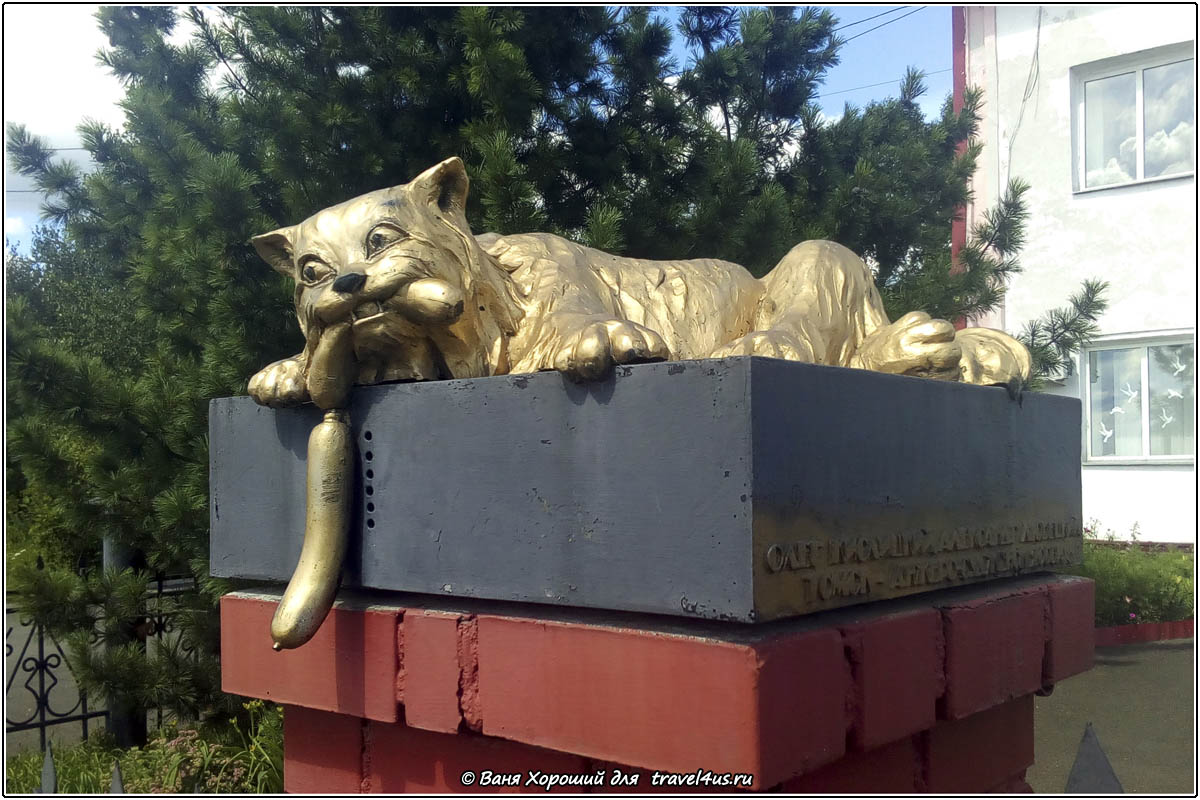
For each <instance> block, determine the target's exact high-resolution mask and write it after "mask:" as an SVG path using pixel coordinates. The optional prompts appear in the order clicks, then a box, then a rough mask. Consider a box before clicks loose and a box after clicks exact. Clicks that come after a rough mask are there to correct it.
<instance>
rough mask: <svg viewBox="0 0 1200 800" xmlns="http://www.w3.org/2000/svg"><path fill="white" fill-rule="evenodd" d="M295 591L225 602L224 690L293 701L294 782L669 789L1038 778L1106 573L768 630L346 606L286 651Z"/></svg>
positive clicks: (1087, 659)
mask: <svg viewBox="0 0 1200 800" xmlns="http://www.w3.org/2000/svg"><path fill="white" fill-rule="evenodd" d="M274 604H275V598H273V597H270V596H263V595H256V594H251V593H235V594H233V595H227V596H226V597H224V598H223V599H222V602H221V623H222V642H223V650H224V652H223V688H224V689H225V691H227V692H232V693H235V694H242V695H248V696H252V697H261V698H263V699H267V700H271V701H274V702H278V703H283V704H285V705H286V706H287V710H286V712H285V747H286V768H285V788H286V789H287V790H288V791H289V792H313V793H326V792H359V791H370V792H386V793H401V792H415V791H421V792H461V791H470V792H478V791H488V790H495V789H503V790H508V791H533V790H534V789H532V788H530V787H525V786H520V785H519V786H516V787H488V786H481V785H480V784H479V783H478V778H477V781H476V783H475V784H473V785H470V786H464V785H463V783H462V781H461V775H462V773H463V772H464V771H468V770H470V771H472V772H474V773H475V774H476V775H477V776H478V775H481V774H482V773H483V772H484V771H485V770H491V771H492V772H493V773H519V774H520V775H521V782H524V780H526V779H527V777H528V774H529V771H531V770H532V771H540V772H542V773H546V774H549V773H570V774H573V775H577V776H584V777H586V776H589V775H590V776H596V775H597V774H600V775H601V776H602V777H603V778H604V780H605V784H604V785H602V786H596V787H588V786H582V787H580V786H572V787H565V788H566V789H567V790H568V791H574V792H578V791H587V790H588V789H589V788H592V790H594V791H612V790H613V789H614V787H612V786H610V785H608V783H607V781H608V779H609V778H610V776H611V775H612V774H613V772H614V771H619V772H620V773H621V774H625V775H629V774H633V773H639V774H640V775H641V776H642V777H641V779H640V782H639V784H638V785H637V786H635V787H624V788H627V789H631V790H636V791H654V790H655V787H651V786H649V785H648V782H649V780H650V777H649V776H650V772H651V771H653V770H659V771H662V772H671V773H695V772H696V771H697V770H709V771H712V772H713V773H717V774H719V773H739V774H752V775H753V776H754V783H753V787H752V788H754V789H757V790H770V789H781V790H783V791H787V792H820V793H834V792H889V793H893V792H914V791H921V792H938V793H960V792H988V791H996V792H1004V793H1011V792H1015V791H1028V786H1027V785H1026V784H1025V783H1024V774H1025V770H1026V768H1027V767H1028V766H1029V765H1030V764H1032V763H1033V716H1032V715H1033V703H1032V695H1033V693H1034V692H1037V691H1039V690H1043V689H1045V688H1047V687H1049V686H1051V685H1053V684H1054V683H1055V682H1056V681H1059V680H1062V679H1064V678H1067V677H1069V676H1071V675H1074V674H1076V673H1078V672H1081V671H1083V670H1086V669H1088V668H1089V667H1090V666H1091V661H1092V652H1093V646H1094V645H1093V628H1092V624H1093V623H1092V613H1093V608H1092V606H1093V586H1092V583H1091V582H1090V581H1087V580H1083V579H1079V578H1071V577H1065V576H1064V577H1060V576H1037V577H1035V578H1026V579H1017V580H1011V581H1001V582H996V583H992V584H987V585H984V586H976V587H969V588H966V589H955V590H949V591H946V592H939V593H936V594H932V595H924V596H922V597H919V598H912V599H907V600H903V601H892V602H887V603H878V604H874V605H872V606H866V607H860V608H856V609H851V610H843V611H837V612H829V613H826V614H820V615H815V616H812V617H806V618H801V619H799V620H795V621H789V622H784V623H774V624H771V625H764V626H758V627H750V626H720V625H716V624H702V623H695V624H691V623H688V622H686V621H679V622H653V621H647V620H646V619H644V618H639V617H636V616H634V615H620V616H615V617H612V618H611V619H606V620H605V621H604V622H603V623H601V622H597V621H593V620H595V616H594V615H592V616H588V615H582V614H581V615H579V618H578V619H571V618H569V615H565V616H564V615H563V614H562V613H558V614H557V616H556V618H555V619H545V618H540V617H537V616H531V614H536V613H538V611H539V610H538V609H533V610H529V609H528V607H526V608H524V609H519V610H518V611H511V610H506V611H505V612H504V613H487V607H486V604H482V605H481V606H480V607H478V608H475V609H474V610H472V611H469V612H468V611H462V610H459V611H455V610H450V609H448V608H414V607H402V606H388V605H371V606H364V605H355V604H353V603H339V606H338V607H337V608H335V611H334V612H333V613H332V614H331V616H330V617H329V619H328V620H327V621H326V623H325V625H324V626H323V627H322V629H321V631H320V632H319V633H318V634H317V636H316V637H315V638H314V639H313V640H312V641H311V642H310V643H309V644H307V645H305V646H304V647H302V648H300V649H298V650H294V651H285V652H283V653H276V652H274V651H273V650H272V649H271V643H270V638H269V636H268V635H267V631H268V629H269V623H270V618H271V615H272V614H273V613H274ZM704 788H706V787H704V786H694V785H693V786H688V787H681V788H679V789H678V790H677V791H688V792H693V791H697V790H701V789H704ZM714 788H720V787H714ZM537 790H538V791H541V790H540V789H537ZM723 790H724V791H728V788H727V787H726V788H724V789H723Z"/></svg>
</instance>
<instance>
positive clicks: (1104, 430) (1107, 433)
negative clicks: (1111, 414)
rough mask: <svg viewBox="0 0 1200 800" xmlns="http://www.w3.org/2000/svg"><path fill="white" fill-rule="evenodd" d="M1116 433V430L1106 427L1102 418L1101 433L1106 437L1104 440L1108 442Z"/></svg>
mask: <svg viewBox="0 0 1200 800" xmlns="http://www.w3.org/2000/svg"><path fill="white" fill-rule="evenodd" d="M1114 433H1116V431H1110V430H1109V429H1108V428H1106V427H1104V420H1100V435H1101V436H1103V437H1104V441H1106V442H1107V441H1108V440H1109V439H1111V438H1112V437H1113V434H1114Z"/></svg>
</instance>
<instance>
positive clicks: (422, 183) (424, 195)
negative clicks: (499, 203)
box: [409, 156, 471, 214]
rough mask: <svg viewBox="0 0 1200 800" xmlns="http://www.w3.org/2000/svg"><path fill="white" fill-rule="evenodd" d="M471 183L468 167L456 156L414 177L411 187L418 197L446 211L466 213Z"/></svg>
mask: <svg viewBox="0 0 1200 800" xmlns="http://www.w3.org/2000/svg"><path fill="white" fill-rule="evenodd" d="M470 185H471V182H470V180H468V179H467V168H466V167H465V166H463V162H462V159H461V158H459V157H458V156H455V157H453V158H447V159H446V160H445V161H443V162H442V163H440V164H438V165H437V166H434V167H430V168H429V169H427V170H425V171H424V172H422V173H421V174H420V175H418V176H417V177H416V178H414V179H413V181H412V183H410V184H409V188H410V190H411V191H412V192H414V193H415V195H416V196H417V197H418V198H420V199H421V200H423V201H425V202H427V203H431V204H437V207H438V208H440V209H441V210H442V211H443V212H445V213H448V214H449V213H454V212H458V213H460V214H465V213H466V212H467V189H468V188H469V187H470Z"/></svg>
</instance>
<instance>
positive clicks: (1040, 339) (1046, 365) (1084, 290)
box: [1017, 279, 1108, 389]
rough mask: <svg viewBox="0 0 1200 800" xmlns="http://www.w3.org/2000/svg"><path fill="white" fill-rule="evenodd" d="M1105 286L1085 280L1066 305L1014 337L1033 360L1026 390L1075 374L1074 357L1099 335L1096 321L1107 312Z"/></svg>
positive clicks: (1095, 281) (1103, 283) (1104, 284)
mask: <svg viewBox="0 0 1200 800" xmlns="http://www.w3.org/2000/svg"><path fill="white" fill-rule="evenodd" d="M1107 290H1108V283H1107V282H1106V281H1100V280H1094V279H1093V280H1086V281H1084V282H1083V285H1082V287H1081V288H1080V290H1079V291H1078V292H1076V293H1075V294H1074V295H1072V296H1071V298H1070V300H1069V305H1067V306H1063V307H1060V308H1055V309H1051V310H1049V311H1047V312H1046V313H1045V314H1043V315H1042V316H1041V317H1040V318H1038V319H1034V320H1030V321H1029V322H1028V323H1026V325H1025V328H1024V330H1023V331H1022V332H1021V334H1020V335H1019V336H1018V337H1017V339H1018V341H1020V342H1021V343H1022V344H1024V345H1025V346H1026V347H1027V348H1028V349H1029V352H1030V355H1031V356H1032V357H1033V370H1032V374H1031V376H1030V380H1029V383H1028V386H1027V388H1029V389H1037V388H1040V387H1041V386H1042V385H1044V383H1045V381H1046V380H1048V379H1057V378H1059V377H1067V376H1070V375H1072V374H1073V373H1074V368H1075V364H1074V359H1073V356H1074V354H1075V353H1076V352H1078V351H1079V350H1080V349H1081V348H1083V347H1085V346H1086V345H1087V344H1088V343H1089V342H1090V341H1091V340H1092V339H1093V338H1094V337H1095V335H1096V333H1097V332H1098V331H1099V326H1098V325H1097V324H1096V321H1097V320H1098V319H1099V317H1100V315H1101V314H1103V313H1104V311H1105V310H1106V309H1107V308H1108V300H1107V299H1106V298H1105V297H1104V294H1105V292H1106V291H1107Z"/></svg>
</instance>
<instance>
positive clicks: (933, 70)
mask: <svg viewBox="0 0 1200 800" xmlns="http://www.w3.org/2000/svg"><path fill="white" fill-rule="evenodd" d="M96 8H97V6H87V5H39V4H30V5H15V4H9V5H7V6H6V7H5V10H4V22H5V24H4V67H5V69H4V94H5V103H4V115H5V122H10V121H11V122H20V123H24V124H25V125H26V126H27V127H28V128H29V129H30V130H31V131H32V132H33V133H36V134H38V135H41V136H43V137H44V138H45V139H46V140H47V141H48V142H49V143H50V144H51V146H54V147H64V148H71V147H78V145H79V137H78V135H77V134H76V133H75V130H74V128H75V125H76V124H77V123H78V122H79V121H80V120H81V119H83V118H84V117H91V118H94V119H100V120H102V121H105V122H108V123H109V124H111V125H114V126H119V125H120V123H121V112H120V110H119V109H118V108H117V107H116V105H115V104H116V102H117V101H118V100H119V99H120V97H121V95H122V91H121V87H120V84H119V83H118V82H117V81H116V79H114V78H113V77H112V76H111V75H108V74H107V73H106V72H105V70H104V69H103V68H102V67H100V66H99V65H98V64H97V63H96V61H95V57H94V56H95V53H96V51H97V50H99V49H100V48H101V47H104V46H106V45H107V42H106V40H105V38H104V37H103V35H102V34H101V33H100V32H99V30H98V29H97V28H96V24H95V20H94V19H93V15H94V14H95V12H96ZM829 8H830V9H832V10H833V13H834V15H835V16H836V17H837V18H838V20H839V23H838V24H839V25H840V26H843V27H842V29H841V30H840V31H839V34H840V35H841V36H842V37H843V38H846V39H849V38H850V37H857V38H854V39H853V40H851V41H849V42H848V43H847V44H846V45H845V46H844V47H843V48H842V49H841V51H840V56H841V63H840V64H839V65H838V66H836V67H834V68H833V69H831V70H830V71H829V73H828V74H827V75H826V79H825V83H824V86H823V88H822V90H821V92H822V96H821V97H820V98H818V101H817V102H818V103H819V104H820V106H821V109H822V111H824V112H825V114H826V115H827V116H831V117H837V116H840V115H841V113H842V109H843V107H844V105H845V104H846V103H852V104H854V105H856V106H860V107H861V106H863V105H866V104H867V103H868V102H870V101H871V100H878V99H883V98H886V97H892V96H895V94H896V91H897V85H898V83H899V80H900V78H902V77H903V75H904V71H905V69H906V68H908V67H909V66H914V67H917V68H918V69H922V70H924V71H925V72H926V73H927V74H928V78H927V79H926V85H927V87H928V91H927V93H926V95H925V97H924V98H922V103H921V108H922V111H923V112H924V113H925V114H926V116H932V115H934V114H936V113H937V111H938V110H939V109H940V107H941V104H942V102H943V101H944V100H945V98H946V96H947V95H948V94H949V93H950V88H951V75H950V71H949V69H950V64H951V49H950V10H951V6H926V7H922V6H873V5H858V6H829ZM918 9H919V10H918ZM659 13H661V14H663V15H665V16H667V17H669V18H672V19H673V18H677V16H678V8H677V7H675V8H671V7H667V8H662V9H661V10H660V12H659ZM869 17H875V19H870V20H868V19H867V18H869ZM181 27H182V26H181ZM873 28H874V29H875V30H872V29H873ZM677 46H679V47H680V48H682V37H681V36H679V37H677ZM860 87H861V88H860ZM47 98H53V99H52V100H51V101H49V102H48V101H47ZM60 155H61V156H64V157H69V158H74V159H77V160H81V161H82V162H83V164H84V165H85V166H86V155H85V154H82V153H80V152H78V151H72V150H64V151H62V152H61V153H60ZM4 173H5V194H4V201H5V202H4V232H5V237H6V239H8V240H10V241H13V242H16V243H18V244H20V245H24V244H27V242H28V238H29V234H30V229H31V228H32V227H33V226H34V225H36V224H37V219H38V206H39V204H40V202H41V198H40V196H38V195H37V194H32V193H29V192H28V191H23V190H27V189H28V188H29V186H30V184H29V181H28V179H26V178H24V177H22V176H20V175H15V174H14V173H12V172H11V170H10V169H9V167H8V164H7V159H6V161H5V170H4Z"/></svg>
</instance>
